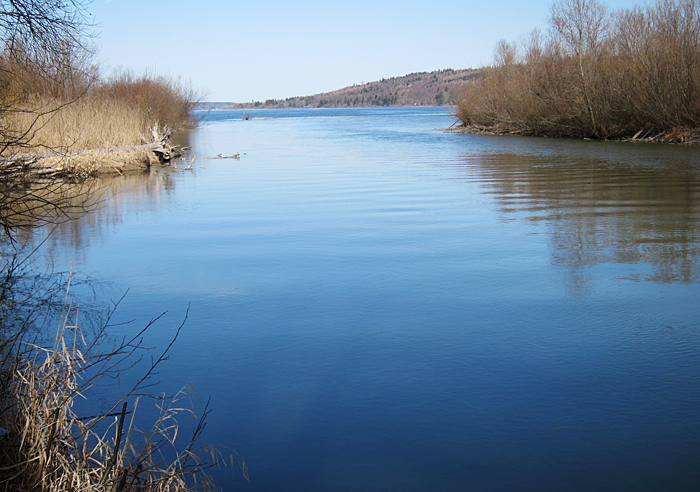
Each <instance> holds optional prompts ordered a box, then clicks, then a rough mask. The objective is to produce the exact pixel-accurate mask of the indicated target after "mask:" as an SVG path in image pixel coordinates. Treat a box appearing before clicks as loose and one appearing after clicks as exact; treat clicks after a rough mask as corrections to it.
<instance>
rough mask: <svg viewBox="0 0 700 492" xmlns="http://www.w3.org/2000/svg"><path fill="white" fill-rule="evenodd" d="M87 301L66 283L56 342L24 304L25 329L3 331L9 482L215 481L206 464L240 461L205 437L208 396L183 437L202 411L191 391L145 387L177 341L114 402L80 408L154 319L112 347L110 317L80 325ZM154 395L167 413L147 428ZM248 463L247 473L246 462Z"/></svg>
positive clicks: (0, 402)
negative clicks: (183, 423) (94, 326)
mask: <svg viewBox="0 0 700 492" xmlns="http://www.w3.org/2000/svg"><path fill="white" fill-rule="evenodd" d="M5 278H6V280H7V275H6V277H5ZM69 282H70V281H69ZM3 297H4V298H5V297H7V296H3ZM40 304H42V303H35V304H34V306H35V307H36V306H38V305H40ZM79 310H80V309H79V306H78V305H75V306H74V305H73V304H72V303H71V302H70V301H69V300H68V290H66V297H65V301H64V304H63V306H62V312H61V315H60V319H61V321H60V323H59V325H58V327H57V330H56V332H55V336H54V337H53V340H52V341H51V343H41V337H40V336H39V335H38V334H37V332H36V331H34V330H33V328H32V325H33V323H34V322H36V321H37V319H38V317H37V311H36V310H34V309H29V310H28V311H25V314H26V318H25V319H24V321H23V322H22V326H21V329H20V331H19V332H18V333H16V334H15V335H12V336H8V335H7V332H6V331H5V333H4V338H2V339H1V342H0V356H1V359H0V386H1V389H2V393H1V394H0V433H1V434H2V435H1V436H0V442H1V443H2V446H0V487H2V488H3V489H4V490H7V491H30V490H31V491H36V490H41V491H45V492H52V491H66V490H73V491H103V490H105V491H106V490H109V491H112V492H121V491H185V490H211V489H213V488H214V484H213V482H212V481H211V480H210V479H209V477H208V476H207V475H206V470H207V469H208V468H209V467H211V466H217V465H220V464H222V463H223V462H224V461H229V462H231V463H235V462H236V458H235V457H234V456H229V457H228V458H226V459H225V458H224V456H223V455H222V454H221V453H220V452H219V451H217V450H216V449H215V448H212V447H198V446H197V445H196V442H197V440H198V438H199V437H200V436H201V434H202V431H203V430H204V427H205V425H206V424H205V420H206V416H207V415H208V413H209V408H208V403H207V406H206V407H205V409H204V411H203V413H202V414H201V416H200V417H199V418H197V419H196V427H195V430H194V432H193V435H192V437H191V439H189V440H188V441H186V442H185V445H184V446H183V447H180V446H179V430H180V424H179V423H178V419H181V417H182V416H185V415H190V416H194V412H192V410H190V409H189V408H188V407H187V406H186V405H183V403H184V402H185V400H186V397H187V394H186V392H185V391H181V392H180V393H178V394H177V395H175V396H174V397H165V396H164V395H157V396H154V395H146V394H144V389H145V388H147V387H148V386H149V384H150V383H149V377H150V376H151V375H152V374H153V371H154V370H155V368H156V367H157V366H158V365H159V364H160V363H162V362H163V361H164V360H166V359H167V352H168V349H169V348H170V346H171V345H172V342H171V344H170V345H169V346H168V347H167V348H166V349H165V350H164V351H163V352H162V353H161V355H160V356H159V357H157V358H156V359H155V361H154V362H152V363H151V364H150V366H149V368H148V369H147V370H146V372H145V374H144V375H143V376H142V377H140V378H139V379H138V381H137V382H136V384H135V385H134V386H133V387H132V389H131V390H130V391H128V392H127V393H126V394H125V395H124V396H122V397H121V398H117V399H116V401H115V402H114V404H113V405H112V407H111V409H110V410H108V411H107V412H105V413H103V414H101V415H97V416H91V417H83V416H80V415H78V414H77V413H76V411H75V409H74V408H75V403H76V401H77V400H78V399H82V398H86V397H89V395H90V392H91V390H92V388H94V387H95V386H96V385H103V384H104V383H105V381H109V380H110V378H114V377H116V376H118V375H119V374H120V373H121V372H122V371H124V370H125V368H129V367H133V366H134V362H135V360H134V359H138V358H139V357H140V355H139V354H140V352H141V351H142V350H144V348H143V345H142V344H143V341H142V336H143V333H144V332H145V330H146V329H148V327H149V326H151V325H152V324H153V323H154V322H155V320H154V321H152V322H151V323H150V324H149V325H148V326H147V327H146V328H144V330H141V331H140V332H139V333H138V334H136V335H135V336H134V337H132V338H130V339H127V340H124V341H122V342H121V343H117V344H115V345H113V346H111V347H110V348H109V349H105V340H106V337H105V327H106V326H107V324H108V322H107V323H105V324H103V325H102V328H101V329H100V330H98V331H97V333H96V335H95V336H92V337H90V339H89V340H88V339H87V337H86V336H85V335H84V333H83V330H82V329H81V327H80V325H79ZM12 312H14V313H17V312H19V311H18V310H17V309H16V308H13V309H12ZM108 318H109V316H108ZM3 321H4V319H3ZM183 323H184V322H183ZM3 328H7V327H3ZM181 328H182V325H181V326H180V327H179V328H178V329H177V332H176V334H175V337H174V339H173V342H174V341H175V339H176V338H177V334H178V333H179V331H180V329H181ZM147 400H152V401H153V402H154V404H155V405H156V408H157V411H158V416H157V417H156V420H155V422H153V424H152V425H151V426H150V429H149V430H146V431H140V430H139V422H138V418H137V412H138V410H139V407H140V406H142V405H143V404H145V403H146V401H147ZM240 463H241V469H242V471H243V474H244V476H245V477H246V478H247V471H246V468H245V464H244V463H242V462H240Z"/></svg>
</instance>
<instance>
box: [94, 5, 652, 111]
mask: <svg viewBox="0 0 700 492" xmlns="http://www.w3.org/2000/svg"><path fill="white" fill-rule="evenodd" d="M605 3H606V4H607V5H608V6H609V7H631V6H632V5H634V4H635V3H639V2H634V1H633V0H608V1H607V2H605ZM550 5H551V2H550V1H541V0H533V1H515V0H491V1H488V2H487V1H484V0H481V1H475V0H437V1H430V2H428V1H414V0H372V1H369V0H356V1H353V2H348V1H344V0H339V1H335V2H333V1H325V2H320V1H315V0H311V1H299V2H293V1H284V2H283V1H276V0H249V1H247V2H234V1H223V0H199V1H193V0H188V1H184V0H168V1H165V0H145V1H144V0H93V3H92V4H91V5H90V6H89V8H88V10H89V13H90V16H91V19H92V21H93V22H94V23H95V24H96V27H95V32H96V34H97V38H96V39H95V43H96V45H97V47H98V50H99V51H98V60H99V61H100V64H101V66H102V67H103V72H105V73H106V74H109V73H110V72H111V70H113V69H114V68H115V67H123V68H128V69H131V70H133V71H134V72H136V73H142V72H143V71H145V70H146V69H150V70H152V71H155V72H156V73H159V74H165V75H170V76H173V77H178V76H181V77H183V78H184V79H185V80H190V81H191V82H192V84H193V86H195V87H196V88H198V89H200V90H201V91H202V92H204V93H206V100H209V101H234V102H243V101H251V100H265V99H269V98H277V99H279V98H285V97H291V96H303V95H310V94H316V93H320V92H327V91H331V90H335V89H340V88H342V87H345V86H348V85H352V84H359V83H362V82H370V81H374V80H379V79H381V78H389V77H394V76H400V75H405V74H408V73H411V72H423V71H431V70H437V69H443V68H470V67H479V66H483V65H485V64H488V63H489V62H490V61H491V55H492V53H493V48H494V46H495V45H496V43H497V42H498V40H499V39H507V40H509V41H514V40H517V39H518V38H519V37H520V36H522V35H524V34H526V33H528V32H529V31H531V30H532V29H534V28H535V27H540V28H542V29H545V28H546V27H547V19H548V15H549V7H550Z"/></svg>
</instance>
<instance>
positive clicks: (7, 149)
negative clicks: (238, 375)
mask: <svg viewBox="0 0 700 492" xmlns="http://www.w3.org/2000/svg"><path fill="white" fill-rule="evenodd" d="M85 5H87V3H84V0H61V1H55V2H54V1H51V2H36V1H34V0H13V1H12V2H2V8H1V9H0V41H2V42H1V43H0V489H2V490H5V491H8V492H25V491H42V492H59V491H61V492H62V491H67V490H72V491H83V492H96V491H107V490H109V491H112V492H124V491H139V492H140V491H143V492H155V491H171V492H181V491H182V492H184V491H194V490H214V489H215V488H216V486H215V484H213V482H212V481H211V480H210V479H209V477H208V476H207V473H206V470H208V469H209V468H211V467H212V466H220V465H223V466H231V467H233V466H239V467H240V468H241V471H242V473H243V476H244V478H245V479H247V470H246V467H245V463H244V462H242V460H240V459H239V458H238V457H237V456H236V455H235V453H233V454H230V455H227V456H224V455H223V454H222V453H221V452H220V451H219V450H217V449H216V448H214V447H210V446H209V447H204V446H201V445H199V444H197V440H198V439H199V437H200V436H201V435H202V431H203V430H204V427H205V425H206V422H205V421H206V417H207V415H208V414H209V412H210V410H209V404H208V403H207V405H206V406H205V408H204V410H203V411H202V412H201V413H199V416H196V415H195V413H194V412H193V411H192V410H190V409H189V408H188V406H189V404H188V403H187V402H186V401H183V400H188V399H189V395H188V394H187V392H186V391H181V392H179V393H178V394H176V395H174V396H169V395H163V394H158V390H156V389H155V388H153V386H154V385H155V384H157V383H155V382H154V381H153V380H152V378H153V376H154V374H155V371H156V370H157V368H158V366H159V365H160V364H161V363H163V362H165V361H166V360H167V358H168V356H167V354H168V351H169V349H170V347H171V346H172V344H173V343H174V342H175V340H176V339H177V336H178V333H179V332H180V329H181V328H182V325H180V326H179V327H177V328H176V330H175V331H174V334H173V336H172V339H171V342H170V343H169V344H168V345H167V347H165V349H160V352H159V353H158V354H155V356H151V357H149V355H150V353H151V352H150V351H151V350H153V349H149V348H147V347H146V346H145V342H144V337H145V334H146V332H147V331H148V330H149V328H150V327H151V326H152V325H153V324H154V323H155V322H156V321H157V320H158V319H159V318H160V317H158V318H155V319H154V320H152V321H151V322H150V323H147V324H146V325H145V327H143V328H141V329H138V328H134V329H133V330H132V332H133V336H126V337H125V338H124V339H122V340H121V341H120V340H119V339H116V340H115V339H114V338H113V337H112V336H111V335H110V333H109V328H110V319H111V317H112V315H113V314H114V309H115V308H116V305H117V304H118V302H117V303H116V304H115V305H114V306H112V307H111V309H110V310H109V311H108V312H107V314H106V315H101V313H99V312H98V311H101V310H100V309H98V308H90V307H89V306H88V307H87V308H86V307H85V305H82V306H81V305H80V304H78V303H77V301H73V300H72V299H73V297H72V294H71V291H70V286H71V281H72V282H73V285H75V283H76V282H75V279H74V277H73V276H72V274H61V273H51V272H49V273H46V272H44V271H43V267H41V266H39V265H36V264H35V262H34V257H35V255H36V254H37V252H39V251H41V248H43V247H44V246H43V245H44V241H41V240H39V241H38V242H39V244H38V246H37V245H33V246H29V245H30V244H32V243H33V239H34V238H33V237H32V232H31V231H32V230H33V229H35V228H38V227H42V226H49V227H48V232H47V234H50V230H51V227H52V226H55V225H56V224H58V223H60V222H63V221H68V220H71V219H73V218H75V217H78V216H80V215H83V214H85V213H89V212H90V211H92V210H93V209H94V208H95V207H96V206H97V204H98V203H99V201H100V200H101V199H102V198H101V197H100V196H98V192H97V190H96V189H95V188H96V186H97V185H95V181H93V180H89V179H88V178H91V177H93V176H95V175H97V174H104V173H117V174H122V173H124V172H126V171H128V170H130V169H133V170H143V169H145V168H148V167H150V166H151V165H153V164H155V163H156V162H167V161H169V160H170V159H171V158H172V157H173V156H174V155H175V154H176V153H177V151H178V150H177V149H174V148H173V147H171V146H170V145H169V143H168V137H169V136H170V132H171V131H177V130H182V129H187V128H192V127H193V126H195V125H196V123H197V121H196V120H195V119H194V117H193V114H192V109H193V108H194V104H195V103H196V101H197V99H198V98H199V97H198V95H197V94H196V93H195V91H193V90H192V89H191V87H190V86H189V85H188V84H184V83H182V82H181V81H179V80H173V79H171V78H166V77H161V76H157V75H155V74H149V73H146V74H144V75H142V76H135V75H133V74H131V73H130V72H127V71H122V72H119V73H117V74H115V75H113V76H111V77H103V76H101V75H100V73H99V68H98V67H97V66H95V65H93V64H92V63H91V62H90V60H91V57H92V54H91V52H90V50H89V49H88V47H86V44H85V39H89V35H90V33H87V32H86V31H85V29H86V27H85V26H86V22H85V19H86V16H87V13H86V11H85ZM96 149H97V150H96ZM100 149H101V150H100ZM191 165H192V163H190V168H191ZM185 169H186V168H185ZM84 283H86V284H88V285H90V281H89V280H85V281H84ZM161 316H162V315H161ZM186 319H187V315H186V314H185V320H186ZM182 323H183V324H184V320H183V322H182ZM120 326H123V324H120ZM134 369H135V370H136V371H138V370H141V371H142V372H141V374H140V375H139V374H133V370H134ZM130 370H132V372H131V373H129V371H130ZM122 377H123V378H124V379H125V380H126V381H135V383H133V384H131V385H130V384H129V383H127V382H120V378H122ZM123 383H125V384H123ZM81 400H87V401H88V403H84V402H83V403H82V404H81V405H78V403H79V402H80V401H81ZM110 401H111V403H110ZM147 402H150V403H152V404H155V406H156V414H155V417H153V419H152V420H150V421H149V417H147V416H145V415H143V414H144V412H143V411H142V409H143V407H144V405H146V403H147ZM190 403H191V402H190ZM80 407H82V408H83V411H84V412H89V413H86V414H82V413H81V412H80V411H79V410H78V408H80ZM88 408H89V410H88ZM137 408H138V409H139V411H138V412H137ZM148 414H151V415H153V413H152V412H146V415H148ZM183 415H184V416H188V415H189V416H192V417H194V422H193V423H191V424H185V422H184V421H183V420H182V417H183ZM139 429H141V430H139ZM190 430H191V431H192V432H191V433H189V439H187V438H185V442H184V443H183V442H182V438H180V439H177V437H178V433H180V434H182V433H183V432H189V431H190ZM176 439H177V442H176ZM182 444H184V446H183V445H182Z"/></svg>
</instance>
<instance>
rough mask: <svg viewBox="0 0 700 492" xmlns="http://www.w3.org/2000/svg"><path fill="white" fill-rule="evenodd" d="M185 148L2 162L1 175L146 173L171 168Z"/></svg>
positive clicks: (164, 146) (48, 155)
mask: <svg viewBox="0 0 700 492" xmlns="http://www.w3.org/2000/svg"><path fill="white" fill-rule="evenodd" d="M182 150H183V149H182V148H180V147H179V146H171V145H169V144H168V143H167V141H161V142H156V143H152V144H144V145H138V146H134V147H124V148H117V149H97V150H80V151H75V152H70V151H69V152H61V153H58V152H53V153H44V154H32V155H15V156H12V157H7V158H1V159H0V176H8V175H24V176H27V177H34V178H40V179H58V178H66V179H76V180H82V179H86V178H89V177H97V176H118V175H124V174H128V173H135V172H145V171H148V170H149V169H150V168H151V167H152V166H160V165H168V164H170V161H171V160H172V159H174V158H176V157H179V156H180V155H182Z"/></svg>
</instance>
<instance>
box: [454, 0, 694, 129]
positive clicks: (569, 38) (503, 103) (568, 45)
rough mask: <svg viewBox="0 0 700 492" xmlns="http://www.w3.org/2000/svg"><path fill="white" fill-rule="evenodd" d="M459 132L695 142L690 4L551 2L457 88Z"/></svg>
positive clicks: (682, 0)
mask: <svg viewBox="0 0 700 492" xmlns="http://www.w3.org/2000/svg"><path fill="white" fill-rule="evenodd" d="M457 116H458V117H459V118H460V119H461V121H462V123H463V125H464V128H465V129H466V131H471V132H489V133H518V134H525V135H539V136H555V137H578V138H594V139H609V138H613V139H634V140H637V139H646V140H652V141H661V142H684V143H700V1H699V0H658V1H657V2H656V3H655V4H648V5H645V6H644V7H634V8H632V9H620V10H616V11H610V10H609V9H608V8H607V7H606V6H605V5H604V4H602V3H600V2H599V1H598V0H560V1H558V2H557V3H555V4H554V5H553V6H552V8H551V17H550V22H549V30H548V31H547V32H546V33H542V32H540V31H539V30H535V31H533V32H532V33H531V34H530V35H529V36H528V37H526V38H525V39H524V40H523V41H522V42H520V43H511V42H507V41H501V42H500V43H499V45H498V47H497V49H496V53H495V56H494V64H493V66H490V67H487V68H485V69H484V71H483V75H482V76H481V77H479V78H478V79H475V80H471V81H469V82H467V83H466V84H465V87H464V89H463V91H462V92H461V93H460V94H459V95H458V111H457Z"/></svg>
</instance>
